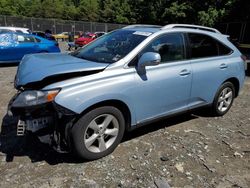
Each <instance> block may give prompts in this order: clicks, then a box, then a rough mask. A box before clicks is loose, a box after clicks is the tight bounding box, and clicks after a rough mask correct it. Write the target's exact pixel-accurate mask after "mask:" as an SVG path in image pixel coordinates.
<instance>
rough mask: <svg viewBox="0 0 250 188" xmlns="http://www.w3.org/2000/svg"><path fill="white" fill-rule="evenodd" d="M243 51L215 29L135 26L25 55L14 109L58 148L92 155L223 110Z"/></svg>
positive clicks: (25, 127)
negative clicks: (127, 135)
mask: <svg viewBox="0 0 250 188" xmlns="http://www.w3.org/2000/svg"><path fill="white" fill-rule="evenodd" d="M244 59H245V58H244V56H242V54H241V53H240V52H239V50H238V49H237V48H236V47H235V46H234V45H233V44H232V43H231V42H230V41H229V40H228V36H226V35H223V34H221V33H220V32H219V31H217V30H216V29H213V28H208V27H202V26H196V25H182V24H174V25H167V26H164V27H160V26H149V25H132V26H127V27H125V28H123V29H119V30H116V31H113V32H111V33H108V34H106V35H104V36H102V37H100V38H98V39H96V40H95V41H93V42H91V43H89V44H87V45H86V46H84V47H83V48H81V49H80V50H77V51H75V52H73V53H71V54H62V53H60V54H35V55H28V56H25V57H24V58H23V59H22V62H21V63H20V65H19V67H18V70H17V74H16V77H15V88H16V89H17V90H18V92H17V94H16V95H15V96H14V97H13V99H12V100H11V101H10V104H9V113H8V114H11V113H12V114H13V115H14V116H18V117H19V122H18V125H17V135H20V136H21V135H25V133H27V132H32V133H34V134H36V135H37V136H38V138H39V139H40V140H41V141H42V142H44V143H49V144H51V145H52V146H53V147H54V148H56V149H57V150H58V151H63V152H65V151H74V152H75V153H76V154H77V155H78V156H80V157H82V158H85V159H88V160H93V159H98V158H100V157H103V156H105V155H108V154H109V153H111V152H112V151H113V150H114V149H115V148H116V146H117V145H118V144H119V142H120V141H121V139H122V137H123V134H124V132H125V130H131V129H134V128H136V127H138V126H141V125H145V124H149V123H152V122H154V121H156V120H159V119H161V118H166V117H169V116H172V115H177V114H179V113H183V112H187V111H189V110H192V109H195V108H198V107H203V106H209V107H210V108H211V111H212V112H213V115H216V116H223V115H224V114H226V113H227V112H228V111H229V109H230V108H231V106H232V104H233V101H234V98H236V97H237V96H238V95H239V93H240V89H241V88H242V86H243V84H244V79H245V71H244Z"/></svg>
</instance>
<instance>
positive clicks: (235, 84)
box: [223, 77, 240, 97]
mask: <svg viewBox="0 0 250 188" xmlns="http://www.w3.org/2000/svg"><path fill="white" fill-rule="evenodd" d="M225 82H231V83H232V84H233V85H234V87H235V97H237V96H238V95H239V90H240V82H239V80H238V79H237V78H235V77H232V78H229V79H227V80H225V81H224V82H223V83H225Z"/></svg>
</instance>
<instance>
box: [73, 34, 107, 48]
mask: <svg viewBox="0 0 250 188" xmlns="http://www.w3.org/2000/svg"><path fill="white" fill-rule="evenodd" d="M104 34H105V32H95V33H87V34H84V35H83V36H82V37H80V38H78V39H76V40H75V46H76V47H82V46H84V45H86V44H88V43H90V42H91V41H93V40H95V39H96V38H98V37H100V36H102V35H104Z"/></svg>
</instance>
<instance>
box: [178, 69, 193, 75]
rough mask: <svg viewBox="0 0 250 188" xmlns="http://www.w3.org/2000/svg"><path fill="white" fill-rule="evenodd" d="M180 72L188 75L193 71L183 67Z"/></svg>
mask: <svg viewBox="0 0 250 188" xmlns="http://www.w3.org/2000/svg"><path fill="white" fill-rule="evenodd" d="M179 74H180V75H181V76H187V75H189V74H191V72H190V71H189V70H187V69H183V70H182V71H181V72H180V73H179Z"/></svg>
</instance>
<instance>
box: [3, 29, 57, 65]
mask: <svg viewBox="0 0 250 188" xmlns="http://www.w3.org/2000/svg"><path fill="white" fill-rule="evenodd" d="M50 52H60V49H59V47H58V44H57V43H55V42H54V41H49V40H47V39H44V38H42V37H39V36H36V35H32V34H21V33H4V34H0V63H8V62H19V61H20V60H21V59H22V58H23V56H24V55H26V54H33V53H50Z"/></svg>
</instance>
